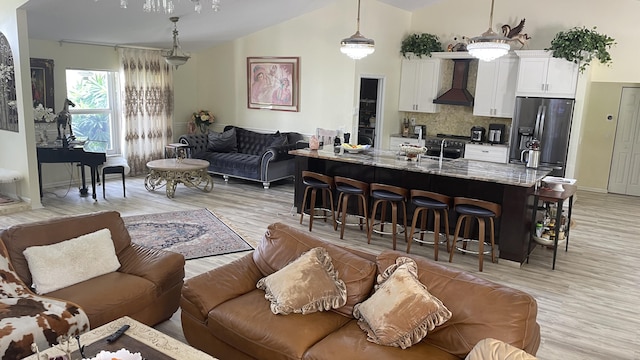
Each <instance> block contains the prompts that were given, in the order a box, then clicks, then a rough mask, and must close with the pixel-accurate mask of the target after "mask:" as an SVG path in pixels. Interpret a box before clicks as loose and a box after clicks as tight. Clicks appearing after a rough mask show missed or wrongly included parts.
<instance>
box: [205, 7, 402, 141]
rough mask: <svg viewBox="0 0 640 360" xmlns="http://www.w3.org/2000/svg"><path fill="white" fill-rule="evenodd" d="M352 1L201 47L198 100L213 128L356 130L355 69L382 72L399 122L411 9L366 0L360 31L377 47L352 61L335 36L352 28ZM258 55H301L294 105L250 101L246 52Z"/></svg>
mask: <svg viewBox="0 0 640 360" xmlns="http://www.w3.org/2000/svg"><path fill="white" fill-rule="evenodd" d="M352 5H353V6H346V5H345V3H344V2H335V3H333V4H331V5H329V6H327V7H325V8H323V9H319V10H317V11H314V12H312V13H309V14H306V15H303V16H300V17H298V18H295V19H292V20H289V21H286V22H284V23H281V24H279V25H276V26H273V27H271V28H268V29H265V30H262V31H259V32H256V33H254V34H251V35H249V36H246V37H244V38H241V39H238V40H235V41H232V42H230V43H227V44H224V45H221V46H218V47H215V48H212V49H209V50H207V51H203V52H201V53H199V54H198V58H199V61H198V64H197V66H198V69H197V73H198V78H199V79H200V80H199V82H198V104H199V106H200V107H204V108H207V109H209V110H212V111H213V112H214V114H215V115H216V117H217V120H216V121H217V122H216V127H215V128H216V129H217V130H219V129H220V128H221V127H222V126H223V125H226V124H235V125H238V126H242V127H246V128H250V129H255V130H263V131H274V130H282V131H297V132H301V133H304V134H313V133H315V129H316V128H317V127H323V128H328V129H339V128H344V129H345V130H346V131H351V132H353V131H354V128H356V127H357V124H356V117H355V116H354V111H355V106H357V102H358V101H357V100H358V93H359V83H358V79H359V76H360V74H367V75H377V76H383V77H384V78H385V80H386V81H385V83H386V89H385V90H386V92H385V94H386V97H385V114H384V116H385V118H386V119H387V120H388V121H387V122H385V124H391V125H389V126H393V127H394V129H395V128H397V118H398V111H397V104H398V97H397V96H398V94H397V93H398V89H399V77H400V55H399V49H400V39H401V38H402V36H403V34H404V33H405V32H406V31H407V28H408V25H409V20H410V13H408V12H406V11H403V10H399V9H397V8H394V7H391V6H389V5H386V4H383V3H380V2H378V1H375V0H365V1H363V2H362V6H361V16H360V17H361V24H360V30H361V33H362V34H363V35H364V36H367V37H369V38H372V39H374V40H375V42H376V51H375V53H374V54H373V55H371V56H369V57H367V58H365V59H362V60H358V61H354V60H352V59H350V58H348V57H347V56H345V55H343V54H342V53H340V50H339V48H340V41H341V40H342V39H344V38H346V37H349V36H351V35H352V34H353V33H355V31H356V11H357V7H356V6H355V2H354V4H352ZM381 18H384V19H385V20H384V24H383V25H384V26H381V22H380V21H379V19H381ZM329 19H330V20H329ZM256 56H295V57H300V111H299V112H285V111H269V110H255V109H248V108H247V64H246V58H247V57H256ZM385 126H386V125H385Z"/></svg>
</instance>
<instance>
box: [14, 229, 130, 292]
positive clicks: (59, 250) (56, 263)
mask: <svg viewBox="0 0 640 360" xmlns="http://www.w3.org/2000/svg"><path fill="white" fill-rule="evenodd" d="M23 253H24V257H25V258H26V259H27V264H28V265H29V271H30V272H31V277H32V279H33V287H34V288H35V290H36V292H37V293H38V294H41V295H42V294H46V293H50V292H52V291H55V290H58V289H62V288H65V287H67V286H70V285H73V284H77V283H80V282H83V281H85V280H89V279H91V278H94V277H97V276H100V275H104V274H107V273H110V272H114V271H116V270H118V268H120V262H119V261H118V257H117V256H116V249H115V247H114V246H113V240H111V231H109V229H101V230H98V231H96V232H93V233H89V234H86V235H82V236H79V237H77V238H74V239H70V240H66V241H62V242H59V243H56V244H52V245H43V246H31V247H28V248H26V249H25V250H24V252H23Z"/></svg>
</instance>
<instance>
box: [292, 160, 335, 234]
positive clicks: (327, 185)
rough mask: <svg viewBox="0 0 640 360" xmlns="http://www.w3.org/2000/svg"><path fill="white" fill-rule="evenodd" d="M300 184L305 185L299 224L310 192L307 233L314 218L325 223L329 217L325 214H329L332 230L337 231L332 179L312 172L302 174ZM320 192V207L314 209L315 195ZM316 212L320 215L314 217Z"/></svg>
mask: <svg viewBox="0 0 640 360" xmlns="http://www.w3.org/2000/svg"><path fill="white" fill-rule="evenodd" d="M302 183H303V184H305V185H307V187H306V188H305V189H304V197H303V200H302V209H300V224H302V219H303V218H304V214H305V212H304V211H305V205H306V204H307V194H308V193H309V191H311V199H310V203H309V213H308V214H307V215H309V231H311V228H312V227H313V219H314V217H319V218H322V219H324V221H325V222H326V221H327V218H328V217H329V215H327V212H331V219H332V224H333V230H336V229H337V225H336V218H335V213H334V210H333V189H334V187H335V185H334V182H333V178H332V177H331V176H327V175H323V174H318V173H315V172H312V171H303V172H302ZM318 190H320V191H321V192H322V207H321V208H317V207H316V193H317V191H318ZM327 194H328V195H329V208H327ZM316 211H320V212H322V215H319V216H316V214H315V213H316Z"/></svg>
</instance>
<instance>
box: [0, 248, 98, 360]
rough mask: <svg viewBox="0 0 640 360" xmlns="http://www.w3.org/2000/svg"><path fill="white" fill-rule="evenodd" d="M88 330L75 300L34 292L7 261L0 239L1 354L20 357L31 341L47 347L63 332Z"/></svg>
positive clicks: (12, 357)
mask: <svg viewBox="0 0 640 360" xmlns="http://www.w3.org/2000/svg"><path fill="white" fill-rule="evenodd" d="M88 330H89V318H88V317H87V315H86V314H85V313H84V311H83V310H82V309H81V308H80V307H79V306H78V305H76V304H73V303H70V302H66V301H62V300H58V299H53V298H48V297H45V296H39V295H35V294H34V293H33V292H32V291H31V290H30V289H29V287H28V286H26V285H25V284H24V283H23V282H22V280H20V279H19V278H18V275H17V274H16V273H15V272H14V271H13V268H12V266H11V264H10V263H9V261H8V258H7V253H6V249H5V248H4V244H1V243H0V358H2V359H22V358H23V357H26V356H29V355H31V354H33V351H32V346H31V345H32V344H34V343H35V344H36V345H37V346H38V348H39V349H42V350H44V349H46V348H48V347H50V346H52V345H55V344H57V343H58V340H57V339H58V337H60V336H62V335H70V336H75V335H78V334H81V333H83V332H85V331H88Z"/></svg>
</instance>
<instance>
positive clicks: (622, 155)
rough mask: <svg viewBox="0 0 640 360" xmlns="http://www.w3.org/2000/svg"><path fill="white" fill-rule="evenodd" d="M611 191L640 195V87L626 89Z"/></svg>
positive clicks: (614, 149)
mask: <svg viewBox="0 0 640 360" xmlns="http://www.w3.org/2000/svg"><path fill="white" fill-rule="evenodd" d="M607 190H608V191H609V192H612V193H617V194H625V195H635V196H640V88H630V87H625V88H622V96H621V98H620V109H619V113H618V124H617V127H616V138H615V142H614V145H613V158H612V160H611V171H610V172H609V186H608V189H607Z"/></svg>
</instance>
